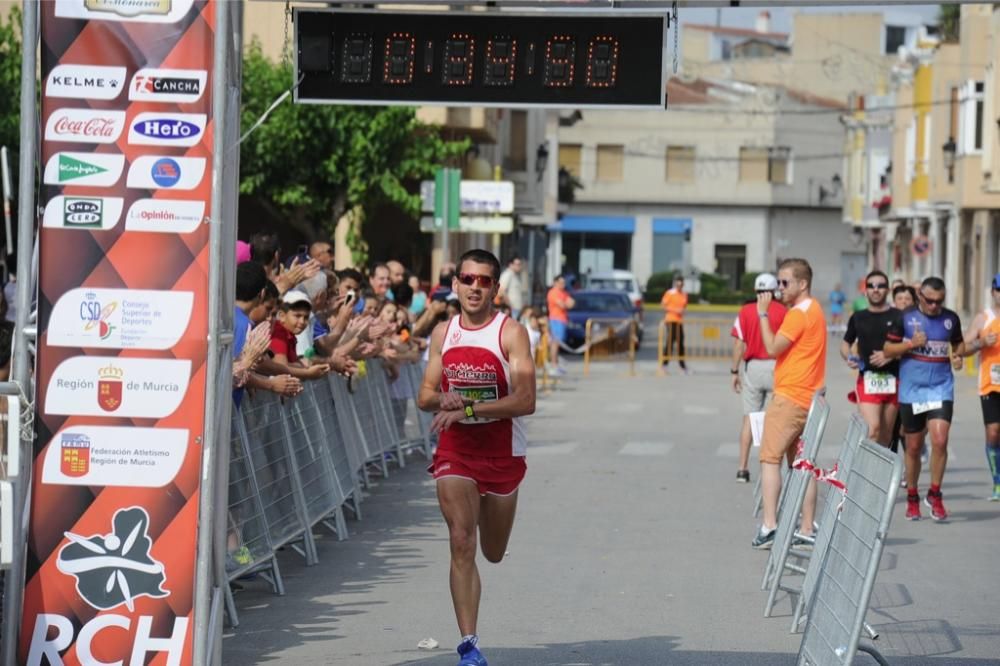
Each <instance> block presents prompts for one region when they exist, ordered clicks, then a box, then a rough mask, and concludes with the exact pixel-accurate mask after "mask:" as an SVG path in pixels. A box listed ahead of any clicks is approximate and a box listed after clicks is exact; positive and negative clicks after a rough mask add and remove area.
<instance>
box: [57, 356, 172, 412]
mask: <svg viewBox="0 0 1000 666" xmlns="http://www.w3.org/2000/svg"><path fill="white" fill-rule="evenodd" d="M190 378H191V361H189V360H187V359H163V358H115V357H103V356H74V357H73V358H69V359H66V360H65V361H63V362H62V363H60V364H59V366H58V367H57V368H56V369H55V372H53V373H52V378H51V379H50V380H49V386H48V390H47V391H46V394H45V413H46V414H66V415H77V416H128V417H132V418H146V419H160V418H164V417H167V416H170V415H171V414H173V413H174V412H175V411H177V408H178V407H180V405H181V401H182V400H183V399H184V394H185V393H186V392H187V387H188V380H189V379H190Z"/></svg>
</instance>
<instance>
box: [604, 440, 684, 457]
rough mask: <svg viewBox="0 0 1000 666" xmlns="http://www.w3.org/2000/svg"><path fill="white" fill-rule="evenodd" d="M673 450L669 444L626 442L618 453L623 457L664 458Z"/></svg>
mask: <svg viewBox="0 0 1000 666" xmlns="http://www.w3.org/2000/svg"><path fill="white" fill-rule="evenodd" d="M672 448H674V445H673V443H671V442H628V443H627V444H625V446H623V447H622V448H621V451H619V452H618V453H619V454H620V455H623V456H665V455H667V454H668V453H670V450H671V449H672Z"/></svg>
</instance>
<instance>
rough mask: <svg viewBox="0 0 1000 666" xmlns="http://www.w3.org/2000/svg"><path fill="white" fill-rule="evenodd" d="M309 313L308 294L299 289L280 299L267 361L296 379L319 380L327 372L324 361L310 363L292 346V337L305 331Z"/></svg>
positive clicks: (293, 344)
mask: <svg viewBox="0 0 1000 666" xmlns="http://www.w3.org/2000/svg"><path fill="white" fill-rule="evenodd" d="M311 313H312V303H311V302H310V300H309V297H308V296H306V294H305V293H304V292H301V291H290V292H288V293H287V294H285V295H284V297H283V298H282V299H281V306H280V307H279V308H278V317H277V320H276V321H275V322H274V325H273V326H272V328H271V345H270V349H271V352H272V353H273V357H272V359H271V360H272V361H273V363H274V364H276V365H277V366H279V367H280V368H283V369H284V372H285V373H287V374H290V375H292V376H293V377H297V378H298V379H319V378H321V377H324V376H326V374H327V373H328V372H330V366H329V365H327V364H326V363H316V364H315V365H310V364H309V363H308V361H307V360H306V359H303V358H300V357H299V355H298V352H297V351H296V349H295V347H296V339H295V336H297V335H298V334H299V333H301V332H302V331H304V330H305V328H306V326H307V325H308V324H309V315H310V314H311Z"/></svg>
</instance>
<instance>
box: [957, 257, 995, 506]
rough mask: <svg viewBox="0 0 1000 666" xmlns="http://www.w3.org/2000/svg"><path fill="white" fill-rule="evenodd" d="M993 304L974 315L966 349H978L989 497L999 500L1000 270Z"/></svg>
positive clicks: (972, 352)
mask: <svg viewBox="0 0 1000 666" xmlns="http://www.w3.org/2000/svg"><path fill="white" fill-rule="evenodd" d="M992 293H993V304H992V305H991V306H990V307H988V308H986V309H985V310H983V311H982V312H980V313H979V314H977V315H976V318H975V319H973V320H972V327H971V328H969V330H968V332H967V333H966V334H965V349H966V351H967V352H968V353H969V354H974V353H976V352H977V351H978V352H979V404H980V406H981V407H982V408H983V424H984V425H985V426H986V462H987V464H988V465H989V467H990V473H991V474H992V475H993V494H992V495H991V496H990V501H992V502H1000V345H998V344H997V341H998V340H1000V273H997V274H996V276H994V278H993V292H992Z"/></svg>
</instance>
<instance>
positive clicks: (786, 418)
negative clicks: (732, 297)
mask: <svg viewBox="0 0 1000 666" xmlns="http://www.w3.org/2000/svg"><path fill="white" fill-rule="evenodd" d="M811 287H812V268H810V266H809V262H807V261H806V260H805V259H786V260H785V261H783V262H781V265H780V266H779V267H778V288H779V289H781V300H782V302H783V303H784V304H785V305H787V306H788V312H787V314H785V319H784V321H782V322H781V328H779V329H778V331H777V333H775V332H774V331H773V330H772V329H771V324H770V322H769V321H768V306H770V305H771V300H772V299H773V296H772V294H771V293H770V292H758V293H757V314H758V317H760V333H761V338H762V339H763V341H764V348H765V349H766V350H767V353H768V354H770V355H771V356H772V357H774V358H775V359H777V363H776V364H775V369H774V399H773V400H771V404H770V405H768V408H767V412H766V413H765V415H764V434H763V437H762V438H761V445H760V481H761V490H762V496H763V500H764V520H763V523H762V524H761V527H760V531H759V532H758V533H757V536H756V537H755V538H754V540H753V543H752V545H753V547H754V548H757V549H769V548H770V547H771V544H772V543H774V532H775V529H776V528H777V525H778V497H779V496H780V495H781V470H780V469H779V467H778V465H780V464H781V459H782V458H785V459H787V461H788V463H789V464H790V463H791V462H792V460H793V459H794V458H795V447H796V444H797V443H798V441H799V438H800V437H801V436H802V431H803V429H804V428H805V425H806V417H807V416H808V414H809V405H810V403H812V399H813V395H814V394H815V393H816V391H819V390H820V389H822V388H823V385H824V384H825V383H826V338H827V332H826V318H825V317H824V315H823V309H822V308H821V307H820V304H819V301H817V300H816V299H814V298H813V297H812V296H811V295H810V293H809V290H810V288H811ZM815 511H816V484H815V482H812V481H810V483H809V490H808V492H807V493H806V498H805V502H804V503H803V505H802V527H801V528H800V530H799V533H800V534H802V535H803V536H809V535H811V534H812V525H813V515H814V514H815Z"/></svg>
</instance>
